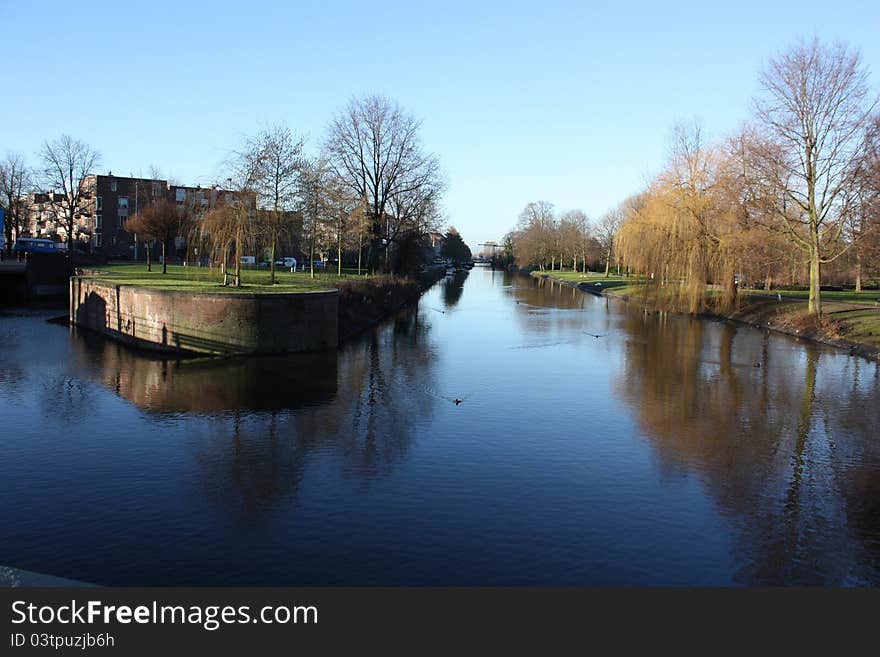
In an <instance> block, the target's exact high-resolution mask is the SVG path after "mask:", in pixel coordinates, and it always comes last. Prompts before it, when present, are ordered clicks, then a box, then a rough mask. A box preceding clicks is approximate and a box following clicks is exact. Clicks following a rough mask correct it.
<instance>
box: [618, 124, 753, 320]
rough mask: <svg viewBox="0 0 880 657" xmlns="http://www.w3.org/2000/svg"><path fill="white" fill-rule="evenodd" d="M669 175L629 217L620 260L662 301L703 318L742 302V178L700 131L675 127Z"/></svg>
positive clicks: (620, 243) (624, 226) (621, 235)
mask: <svg viewBox="0 0 880 657" xmlns="http://www.w3.org/2000/svg"><path fill="white" fill-rule="evenodd" d="M673 137H674V138H673V143H672V148H671V151H670V156H669V163H668V165H667V167H666V169H665V170H664V171H663V172H662V173H661V174H660V175H659V176H657V178H656V179H655V180H654V181H653V182H652V184H651V185H650V187H649V189H648V190H647V191H646V192H645V194H644V195H643V197H642V203H640V204H634V205H631V206H629V207H627V208H625V211H624V217H623V222H622V225H621V227H620V229H619V234H618V237H617V254H618V257H619V258H620V259H621V260H622V261H624V262H625V263H627V265H628V266H630V267H632V268H634V269H635V270H636V271H638V272H640V273H642V274H644V275H645V276H646V277H647V278H648V279H649V280H650V281H651V283H652V285H650V286H649V287H648V288H647V289H648V290H650V293H651V294H652V295H653V296H654V297H655V300H656V301H657V302H659V303H662V304H664V305H668V306H669V307H672V308H675V309H679V310H686V311H687V312H691V313H698V312H701V311H704V310H707V309H709V308H710V307H711V308H713V309H716V310H725V309H729V308H731V307H732V306H733V305H734V304H735V303H736V286H735V273H736V268H737V260H738V247H737V241H736V234H737V225H738V223H739V222H740V220H741V219H742V217H741V216H740V209H741V207H742V205H741V203H740V202H739V200H738V191H737V190H738V187H737V185H736V178H735V177H734V176H731V175H730V167H729V165H728V162H727V160H726V159H725V157H724V153H723V152H722V151H721V150H720V149H718V148H707V147H706V146H705V145H704V144H703V140H702V134H701V131H700V128H699V126H697V125H692V126H683V125H680V126H676V128H675V130H674V133H673Z"/></svg>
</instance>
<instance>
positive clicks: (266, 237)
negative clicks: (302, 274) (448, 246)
mask: <svg viewBox="0 0 880 657" xmlns="http://www.w3.org/2000/svg"><path fill="white" fill-rule="evenodd" d="M420 127H421V124H420V122H419V121H418V120H416V119H415V118H414V117H413V116H411V115H410V114H408V113H406V112H404V111H403V110H402V109H401V108H400V107H399V106H398V105H397V104H395V103H393V102H392V101H390V100H388V99H387V98H383V97H379V96H368V97H366V98H363V99H354V100H352V101H351V102H350V103H349V104H348V106H347V107H346V108H345V109H344V110H343V111H342V112H340V113H339V114H338V115H337V116H336V117H335V118H334V120H333V121H332V122H331V124H330V128H329V130H328V133H327V135H326V137H325V139H324V143H323V146H322V149H321V151H320V153H319V154H318V155H316V156H314V157H308V156H306V155H305V154H304V142H303V139H302V138H299V137H297V136H295V135H294V134H293V133H292V132H291V131H290V130H289V129H287V128H286V127H281V126H279V127H275V128H272V129H269V130H264V131H262V132H260V133H258V134H257V135H256V136H255V137H252V138H250V139H248V140H246V142H245V144H244V145H243V147H242V148H241V149H240V150H238V151H237V152H236V153H235V154H234V156H233V157H232V158H231V159H230V161H229V162H228V163H227V165H228V167H227V168H228V171H229V172H231V174H232V175H231V176H230V177H229V178H228V179H227V181H228V183H229V184H228V185H227V187H228V188H229V191H230V192H232V193H231V194H228V195H227V196H226V197H225V198H226V202H224V203H221V204H218V205H217V206H215V207H214V208H212V209H210V210H209V211H208V212H206V213H205V214H204V215H202V216H201V217H198V218H197V219H196V220H195V221H194V222H193V224H192V231H191V239H190V242H191V243H192V244H193V245H196V244H198V245H200V248H201V249H202V253H206V252H207V253H210V255H211V259H212V260H214V261H218V262H221V263H225V262H226V261H227V259H228V254H230V253H232V256H233V260H232V261H233V262H234V263H235V267H236V272H235V276H234V282H235V283H236V284H238V281H239V280H240V271H239V270H240V266H241V255H242V254H243V253H244V252H245V251H249V252H253V250H254V248H257V249H260V248H262V249H265V251H266V253H267V256H268V259H269V262H270V267H271V277H272V281H273V282H274V280H275V259H276V254H277V252H278V249H279V245H280V244H281V243H282V242H283V241H285V240H286V241H287V242H288V243H290V242H291V241H292V242H293V243H295V244H298V247H299V250H300V251H302V252H305V253H306V254H308V260H309V262H310V264H311V267H312V270H311V273H312V275H313V276H314V262H315V255H316V253H317V252H319V251H320V252H321V253H327V252H329V251H331V250H332V251H335V256H336V261H337V268H338V271H339V272H341V270H342V263H343V260H344V258H345V257H346V255H348V256H349V257H350V258H351V260H352V261H353V260H354V259H356V261H357V268H358V270H359V271H360V270H361V269H362V268H364V267H365V268H368V269H369V270H370V271H373V272H375V271H380V270H383V271H388V272H394V273H408V272H411V271H413V270H415V269H417V268H418V267H419V266H420V265H421V264H423V263H424V261H425V260H426V259H427V258H428V253H429V248H428V244H427V238H428V233H430V232H431V231H433V230H435V229H436V227H437V225H438V224H439V222H440V219H441V217H440V211H441V209H440V201H441V196H442V193H443V191H444V182H443V179H442V177H441V174H440V169H439V164H438V161H437V158H436V157H435V156H434V155H432V154H430V153H428V152H427V151H426V150H425V149H424V147H423V145H422V143H421V140H420V137H419V130H420ZM251 199H255V201H256V207H255V206H254V204H252V203H251V202H250V200H251ZM352 264H353V263H352Z"/></svg>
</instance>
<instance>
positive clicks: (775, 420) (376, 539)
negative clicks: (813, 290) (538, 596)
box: [0, 268, 880, 585]
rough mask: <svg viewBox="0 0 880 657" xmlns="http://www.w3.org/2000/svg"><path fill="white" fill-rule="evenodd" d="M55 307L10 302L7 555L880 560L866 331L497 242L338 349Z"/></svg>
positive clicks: (1, 362)
mask: <svg viewBox="0 0 880 657" xmlns="http://www.w3.org/2000/svg"><path fill="white" fill-rule="evenodd" d="M53 314H57V313H46V312H36V311H6V312H3V313H0V436H2V437H0V564H3V565H8V566H15V567H18V568H24V569H27V570H34V571H39V572H44V573H48V574H52V575H57V576H61V577H68V578H73V579H79V580H85V581H89V582H95V583H99V584H115V585H123V584H124V585H150V584H160V585H162V584H168V585H171V584H175V585H222V584H228V585H242V584H266V585H271V584H279V585H281V584H284V585H325V584H352V585H359V584H390V585H404V584H486V585H490V584H502V585H503V584H547V585H551V584H552V585H572V584H578V585H581V584H589V585H593V584H612V585H645V584H647V585H665V584H692V585H704V584H712V585H716V584H735V585H757V584H840V585H870V584H873V585H877V584H880V413H878V411H877V409H878V402H880V371H878V367H877V366H876V365H875V364H872V363H870V362H868V361H865V360H861V359H859V358H855V357H851V356H848V355H846V354H842V353H839V352H834V351H830V350H825V349H822V348H819V347H816V346H813V345H809V344H804V343H798V342H796V341H793V340H791V339H789V338H787V337H782V336H775V335H770V334H767V333H765V332H763V331H760V330H757V329H752V328H747V327H738V326H734V325H731V324H727V323H721V322H711V321H706V320H696V319H689V318H681V317H662V316H658V315H645V314H644V313H643V312H641V311H639V310H638V309H636V308H633V307H631V306H627V305H625V304H620V303H616V302H614V301H607V300H605V299H600V298H598V297H593V296H590V295H584V294H582V293H580V292H578V291H576V290H574V289H572V288H568V287H562V286H559V285H556V284H551V283H550V282H548V281H535V280H531V279H527V278H522V277H518V276H515V277H511V276H509V275H503V274H501V273H498V272H496V273H493V272H491V271H487V270H483V269H480V268H476V269H474V270H473V271H472V272H471V274H470V275H469V276H468V277H466V278H457V279H447V280H446V281H443V282H441V283H439V284H438V285H436V286H435V287H434V288H432V289H431V290H430V291H429V292H428V293H427V294H426V295H425V296H424V297H423V298H422V300H421V302H420V304H419V307H418V309H414V310H409V311H407V312H404V313H402V314H401V315H400V316H398V317H396V318H395V319H394V320H393V321H389V322H387V323H386V324H384V325H383V326H381V327H379V328H378V329H377V330H376V331H374V332H371V333H369V334H368V335H366V336H364V337H363V339H361V340H359V341H357V342H355V343H352V344H349V345H347V346H346V347H345V348H344V349H342V350H340V351H339V352H338V353H332V354H324V355H308V356H295V357H294V356H292V357H283V358H252V359H241V360H237V359H236V360H212V359H199V360H189V361H180V362H175V361H162V360H157V359H155V358H150V357H145V356H144V355H142V354H138V353H135V352H133V351H130V350H128V349H127V348H124V347H120V346H117V345H115V344H112V343H108V342H104V341H102V340H101V339H99V338H96V337H95V336H91V335H83V334H82V333H77V332H76V331H73V330H71V329H68V328H67V327H64V326H59V325H55V324H50V323H47V322H46V321H45V319H46V318H47V317H49V316H51V315H53ZM585 331H587V332H590V333H596V334H607V335H605V336H604V337H602V338H593V337H591V336H589V335H587V334H586V333H585ZM755 363H760V364H761V367H755V366H754V364H755ZM456 398H459V399H463V401H462V403H461V404H459V405H456V404H454V403H453V401H452V400H454V399H456Z"/></svg>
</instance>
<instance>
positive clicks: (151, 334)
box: [69, 269, 442, 356]
mask: <svg viewBox="0 0 880 657" xmlns="http://www.w3.org/2000/svg"><path fill="white" fill-rule="evenodd" d="M441 276H442V272H439V271H435V270H433V269H431V270H428V271H426V272H424V273H422V274H421V275H420V276H418V277H417V278H401V277H392V276H371V277H356V278H355V277H352V278H348V279H332V278H328V277H323V278H320V279H311V278H308V277H306V276H305V275H302V276H299V275H297V276H296V278H293V277H289V280H285V281H284V282H282V284H280V285H275V286H271V285H245V286H243V287H241V288H234V287H232V288H230V287H220V286H219V285H218V284H217V283H216V281H210V282H209V281H207V280H205V279H204V276H200V275H197V274H196V275H193V274H189V273H187V274H186V275H184V274H182V273H180V272H174V273H173V274H172V275H170V276H164V275H161V274H158V272H157V273H156V274H154V275H153V276H148V275H146V274H145V273H144V272H142V271H140V270H138V271H137V272H131V271H129V270H128V269H125V270H123V271H121V272H116V271H109V272H108V271H87V272H83V273H82V274H81V275H77V276H73V277H71V279H70V301H69V322H70V323H71V324H73V325H76V326H79V327H82V328H86V329H89V330H92V331H96V332H98V333H101V334H102V335H104V336H105V337H108V338H111V339H114V340H117V341H119V342H123V343H126V344H129V345H132V346H135V347H138V348H143V349H149V350H153V351H160V352H169V353H176V354H183V355H187V354H189V355H195V354H203V355H205V354H206V355H222V356H231V355H243V354H273V353H300V352H318V351H327V350H332V349H335V348H337V347H338V345H339V344H340V343H341V342H343V341H344V340H347V339H350V338H351V337H353V336H355V335H357V334H358V333H360V332H362V331H364V330H366V329H367V328H369V327H371V326H373V325H374V324H376V323H377V322H379V321H381V320H382V319H384V318H385V317H387V316H389V315H390V314H391V313H393V312H395V311H396V310H398V309H400V308H401V307H403V306H406V305H408V304H411V303H414V302H415V301H417V300H418V298H419V296H420V295H421V293H422V292H423V291H424V290H425V289H427V288H428V287H430V285H432V284H433V283H434V282H436V281H437V280H438V279H439V278H440V277H441Z"/></svg>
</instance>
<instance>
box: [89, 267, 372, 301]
mask: <svg viewBox="0 0 880 657" xmlns="http://www.w3.org/2000/svg"><path fill="white" fill-rule="evenodd" d="M89 278H94V279H97V280H101V281H105V282H107V283H110V284H113V285H137V286H141V287H149V288H155V289H160V290H176V291H184V292H211V293H215V294H216V293H219V294H283V293H293V292H320V291H325V290H331V289H333V288H334V287H336V286H337V285H338V284H340V283H343V282H346V281H354V280H363V279H364V278H365V277H364V276H360V277H359V276H358V275H357V273H346V272H343V274H342V276H338V275H337V274H336V272H335V270H334V271H333V272H332V273H331V272H316V273H315V278H311V276H310V275H309V272H308V271H305V272H296V273H291V272H290V271H287V270H278V271H276V272H275V278H276V281H277V282H276V283H275V285H272V284H271V282H270V274H269V271H268V270H265V269H243V270H242V272H241V280H242V286H241V287H233V286H231V285H228V286H223V285H221V283H222V280H223V277H222V275H221V274H220V271H219V269H216V268H210V267H185V266H183V265H169V266H168V273H167V274H163V273H162V265H161V264H159V265H156V264H154V265H153V271H151V272H148V271H147V270H146V266H145V265H143V264H121V265H105V266H102V267H101V268H100V269H99V270H96V271H95V272H94V273H92V274H89Z"/></svg>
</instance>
